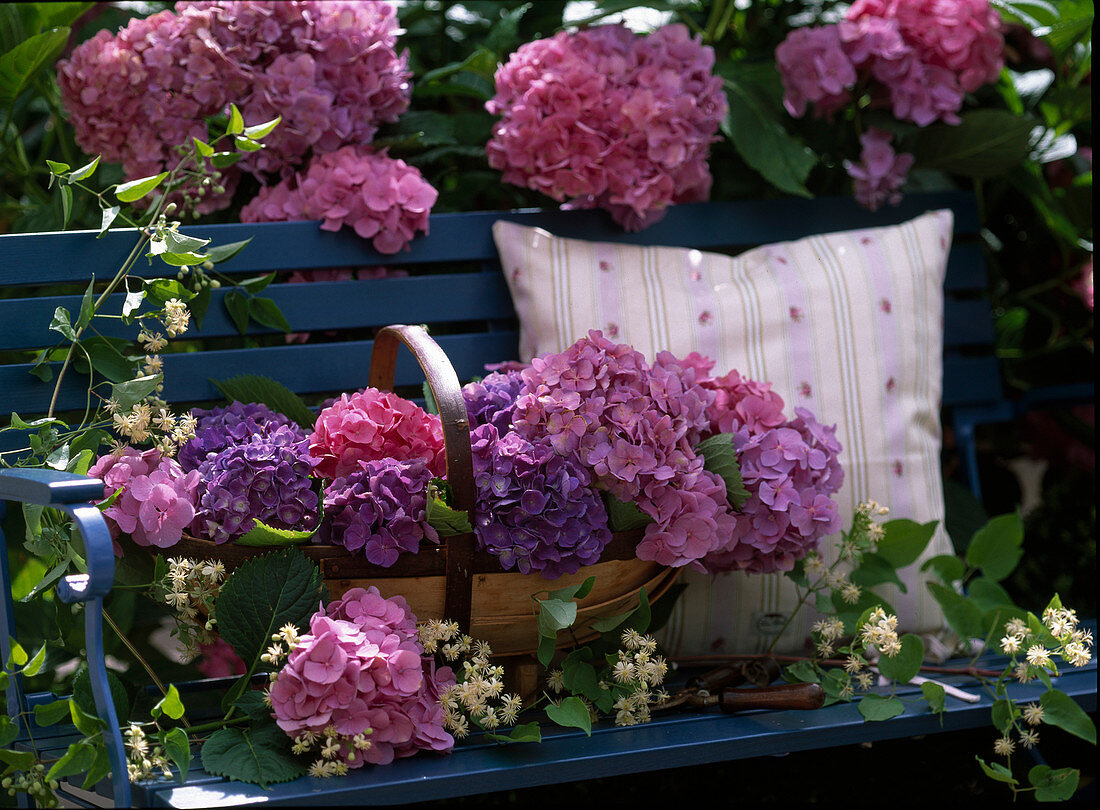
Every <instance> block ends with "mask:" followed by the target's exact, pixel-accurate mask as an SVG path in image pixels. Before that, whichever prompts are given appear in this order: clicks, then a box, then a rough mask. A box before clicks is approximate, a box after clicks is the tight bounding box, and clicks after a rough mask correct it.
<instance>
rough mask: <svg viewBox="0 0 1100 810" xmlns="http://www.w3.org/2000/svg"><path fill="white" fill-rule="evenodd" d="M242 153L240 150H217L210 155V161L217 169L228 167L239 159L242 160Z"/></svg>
mask: <svg viewBox="0 0 1100 810" xmlns="http://www.w3.org/2000/svg"><path fill="white" fill-rule="evenodd" d="M241 157H242V154H241V153H240V152H215V153H214V154H213V155H211V156H210V163H211V164H212V165H213V166H214V168H215V169H228V168H229V167H230V166H232V165H233V164H234V163H236V162H237V161H238V160H240V159H241Z"/></svg>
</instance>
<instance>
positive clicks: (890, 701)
mask: <svg viewBox="0 0 1100 810" xmlns="http://www.w3.org/2000/svg"><path fill="white" fill-rule="evenodd" d="M904 711H905V704H904V703H902V702H901V701H900V700H898V699H897V698H892V697H883V696H882V695H864V696H863V698H862V699H861V700H860V701H859V713H860V714H862V715H863V717H864V719H865V720H879V721H881V720H889V719H891V718H893V717H897V716H898V715H899V714H902V713H903V712H904Z"/></svg>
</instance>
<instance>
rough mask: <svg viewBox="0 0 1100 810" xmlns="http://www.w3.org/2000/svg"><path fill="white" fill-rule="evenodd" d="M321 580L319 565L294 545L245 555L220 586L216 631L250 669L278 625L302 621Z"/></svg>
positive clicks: (318, 594) (305, 620) (311, 609)
mask: <svg viewBox="0 0 1100 810" xmlns="http://www.w3.org/2000/svg"><path fill="white" fill-rule="evenodd" d="M321 586H322V579H321V571H320V569H318V567H317V566H316V564H314V563H313V562H312V561H311V560H310V559H309V558H308V557H306V555H304V554H303V553H302V552H301V551H299V550H298V549H296V548H291V549H287V550H286V551H281V552H275V553H272V554H265V555H263V556H262V557H256V558H254V559H251V560H248V561H247V562H245V563H243V564H241V565H240V566H239V567H238V568H237V569H236V570H235V571H234V572H233V573H232V574H230V575H229V578H228V579H227V580H226V581H225V584H224V585H223V586H222V590H221V594H220V595H219V596H218V601H217V605H216V609H217V615H218V631H219V633H221V636H222V638H223V639H225V641H226V642H227V643H228V644H229V646H231V647H232V648H233V650H234V652H236V653H237V655H239V656H240V657H241V659H242V660H244V662H245V664H246V665H247V666H248V667H249V669H250V670H251V669H253V668H254V666H255V663H256V661H257V660H258V659H259V657H260V654H261V653H262V652H263V651H264V650H265V649H266V648H267V645H268V644H270V643H271V636H272V634H273V633H275V632H276V631H277V630H278V629H279V628H280V627H282V626H283V625H284V624H294V625H297V626H298V627H306V626H308V624H309V619H310V617H311V616H312V615H313V612H314V611H316V610H317V605H318V604H319V602H320V600H321Z"/></svg>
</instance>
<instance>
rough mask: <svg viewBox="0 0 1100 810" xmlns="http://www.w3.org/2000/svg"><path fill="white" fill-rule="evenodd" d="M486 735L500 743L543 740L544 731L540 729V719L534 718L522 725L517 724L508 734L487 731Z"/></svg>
mask: <svg viewBox="0 0 1100 810" xmlns="http://www.w3.org/2000/svg"><path fill="white" fill-rule="evenodd" d="M485 736H486V737H487V738H488V739H490V740H493V741H495V742H499V743H524V742H542V731H541V730H540V729H539V724H538V721H534V720H533V721H531V722H530V723H524V724H523V725H521V726H515V727H514V728H513V729H512V730H511V731H509V732H508V733H507V734H493V733H491V732H486V734H485Z"/></svg>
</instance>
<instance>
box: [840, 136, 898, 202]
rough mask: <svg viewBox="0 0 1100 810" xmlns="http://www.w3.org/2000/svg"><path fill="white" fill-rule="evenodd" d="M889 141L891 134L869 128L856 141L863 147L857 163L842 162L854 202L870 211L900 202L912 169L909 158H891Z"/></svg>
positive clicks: (891, 138) (892, 153)
mask: <svg viewBox="0 0 1100 810" xmlns="http://www.w3.org/2000/svg"><path fill="white" fill-rule="evenodd" d="M893 138H894V136H893V134H892V133H889V132H887V131H885V130H882V129H875V128H874V127H872V128H870V129H868V130H867V132H865V133H864V134H863V135H861V136H860V138H859V142H860V143H861V144H862V145H863V150H862V151H861V152H860V156H859V157H860V162H859V163H852V162H851V161H850V160H846V161H844V168H845V170H846V171H847V172H848V174H849V175H850V176H851V178H852V181H853V187H854V190H855V197H856V201H857V202H859V204H860V205H862V206H864V207H865V208H869V209H870V210H872V211H874V210H876V209H878V208H880V207H881V206H882V205H883V204H885V203H889V204H890V205H897V204H898V203H899V202H901V192H900V189H901V187H902V186H903V185H904V184H905V178H906V176H908V174H909V169H911V168H912V166H913V156H912V155H911V154H909V153H908V152H903V153H901V154H900V155H899V154H895V152H894V148H893V147H892V146H891V145H890V141H892V140H893Z"/></svg>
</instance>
